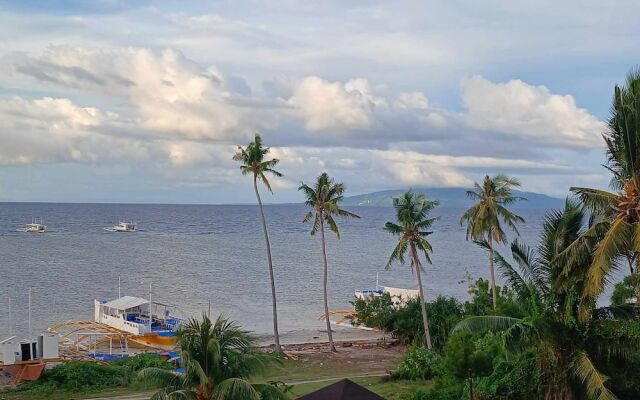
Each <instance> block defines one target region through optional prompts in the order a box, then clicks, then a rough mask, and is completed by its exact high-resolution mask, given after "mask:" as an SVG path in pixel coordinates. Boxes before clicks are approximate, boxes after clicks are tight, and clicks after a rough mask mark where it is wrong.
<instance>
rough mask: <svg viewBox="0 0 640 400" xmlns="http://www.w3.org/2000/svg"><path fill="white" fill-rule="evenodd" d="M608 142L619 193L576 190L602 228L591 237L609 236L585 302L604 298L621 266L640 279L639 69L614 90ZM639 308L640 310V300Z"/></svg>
mask: <svg viewBox="0 0 640 400" xmlns="http://www.w3.org/2000/svg"><path fill="white" fill-rule="evenodd" d="M603 136H604V140H605V143H606V146H607V149H606V153H607V161H606V165H605V167H606V168H607V169H608V170H609V171H610V172H611V173H612V174H613V176H612V179H611V182H610V186H611V188H612V189H613V191H614V192H608V191H606V190H599V189H590V188H578V187H573V188H571V191H572V192H574V193H575V194H577V195H578V196H579V197H580V199H581V200H582V202H583V203H584V204H585V205H586V206H587V207H588V208H589V209H590V211H592V212H593V213H594V215H595V216H596V217H597V220H598V222H599V223H598V224H595V225H594V226H593V229H592V231H590V232H587V234H589V235H592V234H593V233H594V231H596V230H605V231H606V235H605V236H604V237H603V239H602V241H600V243H598V246H597V248H596V249H595V257H594V259H593V265H592V266H591V268H590V269H589V271H588V273H587V277H588V279H587V282H588V285H587V290H586V292H585V296H597V295H599V294H600V293H601V288H602V287H603V285H602V282H605V281H607V280H608V279H609V277H610V276H611V274H612V273H613V272H614V271H616V269H617V268H618V267H619V265H620V261H626V262H627V263H628V265H629V269H630V272H631V274H632V275H634V274H635V275H636V276H640V206H639V204H640V68H636V69H633V70H631V72H629V74H628V75H627V79H626V84H625V85H624V86H618V85H616V86H615V90H614V96H613V105H612V107H611V117H610V119H609V123H608V126H607V131H606V132H605V133H604V135H603ZM636 281H638V282H640V279H636ZM637 302H638V304H640V296H638V298H637ZM582 317H583V318H585V317H586V315H585V314H584V313H583V315H582Z"/></svg>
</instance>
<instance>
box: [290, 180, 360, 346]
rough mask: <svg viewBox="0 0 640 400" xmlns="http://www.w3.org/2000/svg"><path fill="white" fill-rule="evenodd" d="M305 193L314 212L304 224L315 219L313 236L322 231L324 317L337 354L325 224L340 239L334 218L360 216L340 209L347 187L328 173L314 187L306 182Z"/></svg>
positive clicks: (301, 187)
mask: <svg viewBox="0 0 640 400" xmlns="http://www.w3.org/2000/svg"><path fill="white" fill-rule="evenodd" d="M298 190H300V191H302V192H303V193H304V196H305V198H306V200H305V204H306V205H307V206H309V207H310V208H311V209H312V211H309V212H308V213H307V215H306V216H305V217H304V220H303V222H309V221H311V220H312V219H313V226H312V228H311V235H315V234H316V233H318V231H320V238H321V241H322V260H323V284H322V289H323V293H324V316H325V320H326V323H327V335H328V337H329V349H330V350H331V351H332V352H336V351H337V350H336V346H335V345H334V343H333V335H332V333H331V322H330V321H329V300H328V295H327V286H328V280H329V263H328V261H327V242H326V240H325V235H324V225H325V222H326V223H327V225H328V226H329V229H330V230H331V231H332V232H333V233H335V235H336V237H337V238H338V239H340V230H339V229H338V224H337V223H336V220H335V218H334V217H336V216H338V217H348V218H360V217H359V216H358V215H356V214H354V213H351V212H349V211H346V210H343V209H341V208H340V202H341V201H342V199H343V194H344V191H345V186H344V184H343V183H335V182H334V181H333V179H332V178H329V175H328V174H327V173H326V172H323V173H321V174H320V175H319V176H318V178H317V180H316V183H315V185H314V186H313V187H310V186H308V185H305V184H304V182H303V183H302V185H301V186H300V187H299V188H298Z"/></svg>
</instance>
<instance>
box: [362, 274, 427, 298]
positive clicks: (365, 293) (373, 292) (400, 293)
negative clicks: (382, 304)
mask: <svg viewBox="0 0 640 400" xmlns="http://www.w3.org/2000/svg"><path fill="white" fill-rule="evenodd" d="M385 293H388V294H389V296H391V297H392V298H394V299H395V300H396V301H399V302H401V303H405V302H407V301H409V300H411V299H414V298H417V297H418V294H419V292H418V290H417V289H405V288H394V287H391V286H382V285H380V280H379V278H378V274H376V288H375V289H361V290H356V291H355V292H354V296H355V298H356V299H360V300H371V299H372V298H374V297H379V296H382V295H384V294H385Z"/></svg>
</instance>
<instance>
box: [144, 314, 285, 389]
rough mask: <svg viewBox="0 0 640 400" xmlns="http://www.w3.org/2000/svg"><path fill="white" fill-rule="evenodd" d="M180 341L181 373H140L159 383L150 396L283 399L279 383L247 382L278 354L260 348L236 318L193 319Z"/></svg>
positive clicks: (151, 370) (154, 370)
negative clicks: (231, 319) (237, 322)
mask: <svg viewBox="0 0 640 400" xmlns="http://www.w3.org/2000/svg"><path fill="white" fill-rule="evenodd" d="M178 341H179V344H180V356H181V367H182V369H183V372H178V371H171V370H166V369H163V368H157V367H150V368H145V369H143V370H142V371H140V373H139V378H140V379H142V380H143V381H146V382H149V383H152V384H155V385H157V386H159V387H160V390H159V391H158V392H157V393H155V394H154V395H153V396H152V398H151V399H152V400H171V399H185V398H186V399H196V400H209V399H219V400H272V399H273V400H276V399H284V398H285V394H284V393H283V392H282V391H281V390H280V389H279V388H278V387H277V386H274V385H270V384H256V383H251V382H250V381H249V378H251V377H253V376H255V375H258V374H260V373H262V372H264V371H265V369H266V368H267V367H268V366H269V364H270V363H272V362H276V361H277V358H276V357H275V356H274V355H271V354H268V353H264V352H262V351H260V350H258V349H257V348H256V347H255V338H253V337H252V336H251V335H250V334H249V333H248V332H246V331H244V330H242V329H241V328H240V327H239V326H238V325H237V324H236V323H235V322H233V321H230V320H228V319H226V318H224V317H222V316H219V317H218V318H217V319H216V320H215V321H211V319H210V318H209V316H208V315H206V314H205V315H203V317H202V319H201V320H196V319H191V320H189V322H188V323H187V324H186V325H185V326H184V327H182V328H181V329H180V331H179V332H178Z"/></svg>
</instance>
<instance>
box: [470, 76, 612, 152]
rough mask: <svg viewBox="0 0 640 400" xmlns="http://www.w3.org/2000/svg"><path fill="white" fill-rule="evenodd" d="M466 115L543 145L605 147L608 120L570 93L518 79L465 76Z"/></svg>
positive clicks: (480, 125) (473, 121)
mask: <svg viewBox="0 0 640 400" xmlns="http://www.w3.org/2000/svg"><path fill="white" fill-rule="evenodd" d="M461 88H462V100H463V102H464V105H465V107H466V108H467V115H466V116H465V119H466V120H467V121H468V123H469V125H470V126H471V127H474V128H478V129H481V130H495V131H499V132H504V133H507V134H508V135H509V136H520V137H521V138H524V139H526V140H531V141H533V142H534V143H535V144H536V145H542V146H563V147H570V148H584V149H589V148H598V147H602V138H601V133H602V132H603V131H604V123H603V122H602V121H600V120H599V119H597V118H596V117H594V116H593V115H591V114H589V112H587V110H585V109H582V108H579V107H578V106H577V105H576V102H575V100H574V98H573V97H572V96H570V95H558V94H553V93H551V92H550V91H549V89H548V88H546V87H545V86H532V85H529V84H527V83H525V82H522V81H521V80H518V79H514V80H511V81H508V82H506V83H493V82H491V81H488V80H487V79H485V78H483V77H481V76H473V77H470V78H466V79H463V80H462V83H461Z"/></svg>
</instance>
